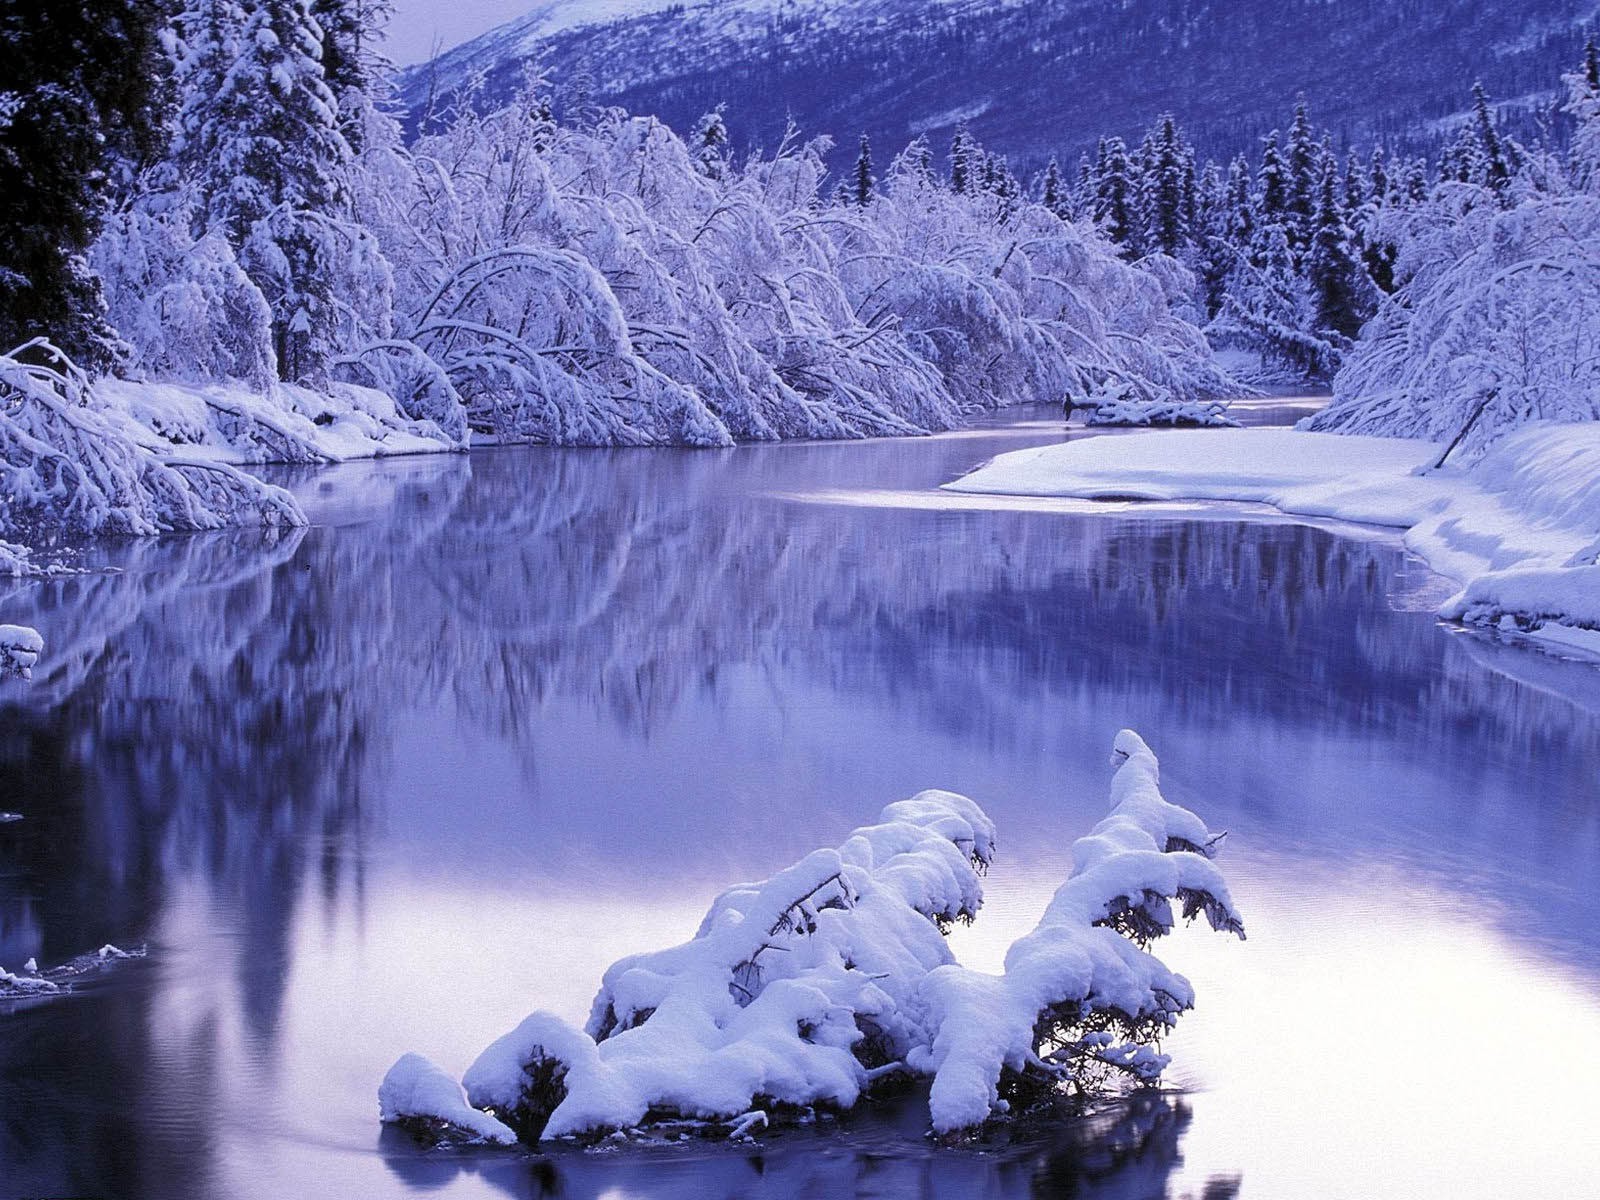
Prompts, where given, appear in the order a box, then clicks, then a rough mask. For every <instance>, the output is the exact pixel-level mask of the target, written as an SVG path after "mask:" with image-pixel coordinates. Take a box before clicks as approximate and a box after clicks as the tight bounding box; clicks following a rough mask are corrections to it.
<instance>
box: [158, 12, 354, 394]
mask: <svg viewBox="0 0 1600 1200" xmlns="http://www.w3.org/2000/svg"><path fill="white" fill-rule="evenodd" d="M183 29H184V33H185V38H186V40H187V42H188V47H189V48H188V53H187V54H186V56H185V58H184V61H183V63H182V66H181V69H180V76H179V78H180V86H181V91H182V115H181V137H180V143H179V154H178V162H179V165H180V168H181V170H182V172H183V174H184V177H185V179H186V180H187V181H189V182H191V183H192V184H193V186H194V187H195V189H196V193H197V196H198V205H197V209H196V216H197V223H198V225H199V227H200V228H201V230H204V229H209V228H212V227H215V228H218V229H220V230H221V231H222V233H223V235H224V236H225V237H226V238H227V239H228V242H229V244H230V245H232V246H233V247H234V249H235V251H236V252H237V254H238V257H239V262H240V265H241V266H242V267H243V268H244V270H245V272H246V273H247V274H248V275H249V276H250V278H251V279H252V280H253V281H254V282H255V283H256V285H257V286H258V287H259V288H260V289H261V291H262V293H263V295H264V296H265V297H266V299H267V303H268V305H269V307H270V309H271V311H272V326H273V340H274V351H275V355H276V358H277V363H278V370H279V372H280V374H281V376H282V377H283V378H285V379H289V380H299V379H307V380H317V379H321V378H323V377H324V376H325V373H326V370H327V366H328V363H329V361H330V360H331V359H332V358H333V357H334V355H335V354H336V353H337V350H338V348H339V344H340V325H341V323H342V322H341V318H342V316H343V313H344V312H345V311H346V306H345V301H346V298H347V297H350V296H353V295H355V294H356V293H354V292H353V291H352V290H351V289H350V288H349V287H348V286H345V285H346V284H347V283H348V280H347V278H346V277H345V273H346V271H347V269H348V268H349V266H350V265H351V264H352V263H355V262H358V261H360V260H363V259H366V260H368V261H375V260H376V258H377V257H378V256H377V253H376V250H375V248H374V247H371V246H370V245H368V244H367V239H366V237H365V234H364V231H362V230H360V229H359V228H358V227H356V226H354V225H353V224H352V223H350V222H349V221H348V220H346V219H345V217H346V215H347V207H346V202H347V196H346V192H345V186H344V175H345V172H346V170H347V169H348V167H349V165H350V163H351V161H352V159H353V153H352V151H351V148H350V144H349V142H348V141H346V139H345V137H344V134H343V132H342V131H341V130H340V123H339V108H338V102H337V101H336V100H335V98H334V95H333V92H332V90H331V89H330V88H329V86H328V82H327V79H326V76H325V74H324V68H323V63H322V31H321V30H320V29H319V27H318V25H317V23H316V21H315V20H314V19H313V18H312V16H311V12H310V7H309V0H249V3H248V5H241V4H240V3H238V2H237V0H193V2H192V4H191V6H190V8H189V9H188V10H187V11H186V12H185V14H184V17H183ZM363 282H365V281H363Z"/></svg>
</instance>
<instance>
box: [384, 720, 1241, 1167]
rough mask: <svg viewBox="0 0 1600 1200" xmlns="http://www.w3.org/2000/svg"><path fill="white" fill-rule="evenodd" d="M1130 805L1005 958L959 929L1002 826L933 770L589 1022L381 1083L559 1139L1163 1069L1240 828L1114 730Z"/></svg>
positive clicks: (711, 917)
mask: <svg viewBox="0 0 1600 1200" xmlns="http://www.w3.org/2000/svg"><path fill="white" fill-rule="evenodd" d="M1112 763H1113V764H1114V765H1115V766H1116V772H1115V774H1114V775H1113V777H1112V781H1111V811H1110V813H1109V814H1108V815H1107V816H1106V818H1105V819H1104V820H1102V821H1101V822H1100V823H1099V824H1098V825H1096V826H1095V827H1094V829H1093V830H1092V831H1091V832H1090V833H1089V834H1088V835H1087V836H1086V837H1083V838H1080V839H1079V840H1078V841H1077V842H1076V843H1075V844H1074V845H1073V848H1072V871H1071V874H1070V876H1069V878H1068V879H1067V881H1066V882H1065V883H1063V884H1062V885H1061V887H1060V888H1059V889H1058V890H1057V892H1056V894H1055V896H1054V897H1053V898H1052V899H1051V901H1050V903H1049V905H1048V907H1047V908H1046V909H1045V912H1044V915H1043V916H1042V917H1041V918H1040V921H1039V924H1038V925H1037V927H1036V928H1035V929H1034V930H1033V931H1032V932H1030V933H1028V934H1027V935H1025V936H1024V937H1022V938H1019V939H1018V940H1017V941H1015V942H1014V943H1012V945H1011V948H1010V949H1009V950H1008V951H1007V953H1006V957H1005V970H1004V972H1003V973H1001V974H999V975H990V974H985V973H983V972H980V971H974V970H971V969H968V968H966V967H963V966H960V965H959V964H958V963H957V962H956V961H955V956H954V955H953V954H952V952H951V950H950V948H949V946H948V945H947V944H946V941H945V937H944V935H945V933H946V932H948V930H949V929H950V927H951V926H952V924H954V923H955V922H970V921H972V920H973V919H974V918H975V917H976V916H977V915H978V910H979V908H980V907H981V905H982V903H983V886H982V883H983V880H982V876H983V874H984V873H985V872H986V871H987V870H988V868H989V866H990V864H991V863H993V861H994V859H995V827H994V824H993V823H992V822H991V821H990V820H989V818H988V817H987V816H986V815H985V814H984V812H983V810H982V809H981V808H979V807H978V805H977V804H975V803H973V801H971V800H969V799H967V798H966V797H964V796H958V795H955V794H954V793H951V792H939V791H927V792H922V793H920V794H918V795H916V796H913V797H912V798H911V799H909V800H903V801H900V802H898V803H895V804H891V805H889V806H888V807H887V808H885V809H884V810H883V812H882V813H881V814H880V815H879V818H878V821H877V823H876V824H873V825H868V826H866V827H864V828H861V829H857V830H856V831H855V832H854V833H852V834H851V835H850V836H849V837H848V838H847V839H846V840H845V841H844V843H843V844H842V845H840V846H839V847H838V848H837V849H822V850H817V851H815V852H813V853H812V854H810V855H808V856H806V857H805V858H804V859H802V860H801V861H800V862H798V863H796V864H795V865H793V866H792V867H789V868H788V869H786V870H784V871H780V872H779V873H778V874H776V875H774V876H773V877H772V878H770V879H768V880H766V881H764V882H761V883H754V884H740V885H738V886H736V887H733V888H730V889H728V890H727V891H725V892H723V893H722V895H720V896H718V897H717V898H716V899H715V900H714V901H713V902H712V904H711V907H710V909H709V910H708V911H707V913H706V916H705V919H704V920H703V921H702V922H701V925H700V929H699V931H698V932H697V933H696V934H695V936H694V938H693V939H692V940H690V941H688V942H685V943H684V944H682V945H680V946H674V947H672V948H670V949H666V950H659V951H655V952H653V953H647V954H640V955H634V956H632V957H628V958H624V959H622V960H620V961H619V962H617V963H615V964H613V965H612V966H611V968H610V969H609V970H608V971H606V972H605V976H604V978H603V980H602V982H601V986H600V991H599V993H598V995H597V996H596V997H595V1000H594V1004H593V1007H592V1010H591V1012H590V1016H589V1020H588V1023H587V1024H586V1025H585V1026H584V1028H583V1029H577V1028H574V1027H573V1026H571V1025H569V1024H568V1023H567V1022H565V1021H563V1020H562V1019H561V1018H560V1017H558V1016H556V1015H554V1014H552V1013H548V1012H536V1013H534V1014H533V1015H532V1016H529V1017H528V1018H527V1019H525V1020H524V1021H522V1023H521V1024H519V1025H518V1026H517V1027H516V1028H515V1029H513V1030H512V1031H511V1032H509V1033H507V1034H506V1035H505V1036H504V1037H502V1038H500V1039H499V1040H498V1041H496V1042H495V1043H494V1044H493V1045H491V1046H489V1047H488V1049H486V1050H485V1051H484V1052H483V1054H482V1055H480V1056H479V1058H478V1060H477V1061H476V1062H475V1063H473V1064H472V1066H471V1067H469V1068H468V1070H467V1072H466V1074H465V1076H464V1077H463V1079H462V1083H461V1084H459V1085H458V1084H456V1083H455V1081H454V1080H453V1079H451V1078H450V1076H449V1075H447V1074H446V1073H445V1072H444V1071H442V1070H441V1069H440V1068H438V1067H435V1066H433V1065H432V1064H431V1063H429V1062H428V1061H427V1060H426V1059H424V1058H421V1057H420V1056H418V1055H416V1054H407V1055H405V1056H404V1057H402V1058H401V1059H400V1060H399V1061H398V1062H397V1063H396V1064H395V1066H394V1067H393V1069H392V1070H391V1071H390V1072H389V1074H388V1076H387V1078H385V1080H384V1081H383V1084H382V1086H381V1088H380V1089H379V1105H380V1109H381V1114H382V1117H383V1119H384V1120H385V1121H387V1122H390V1123H393V1124H397V1125H399V1126H401V1127H402V1128H405V1129H408V1130H409V1131H411V1132H412V1133H413V1134H415V1135H417V1136H419V1137H421V1138H423V1139H424V1140H426V1141H430V1142H436V1141H446V1142H452V1143H456V1144H481V1143H494V1144H508V1143H511V1142H514V1141H518V1140H520V1141H523V1142H526V1143H528V1144H536V1143H538V1142H540V1141H541V1140H550V1139H558V1138H577V1139H595V1138H598V1137H601V1136H605V1135H608V1134H617V1133H624V1134H625V1133H629V1132H646V1133H647V1132H648V1131H649V1130H651V1129H653V1128H657V1129H659V1128H663V1127H664V1128H666V1129H668V1130H670V1131H671V1132H672V1133H674V1134H677V1133H681V1132H684V1131H686V1130H693V1131H695V1132H698V1133H701V1134H709V1135H712V1136H728V1137H734V1138H743V1137H747V1136H749V1135H750V1134H751V1133H753V1132H755V1131H757V1130H760V1129H764V1128H766V1127H767V1125H768V1124H769V1122H771V1121H775V1120H796V1119H799V1120H808V1119H810V1118H811V1116H812V1115H813V1114H814V1113H815V1112H816V1111H817V1110H824V1111H839V1110H844V1109H849V1108H852V1107H854V1106H855V1105H856V1104H857V1103H858V1102H860V1101H862V1100H863V1099H867V1098H870V1096H871V1094H872V1091H873V1088H874V1086H875V1085H877V1084H879V1083H880V1082H881V1081H883V1080H885V1079H888V1078H906V1077H920V1078H926V1079H928V1080H930V1081H931V1091H930V1094H929V1108H930V1120H931V1123H932V1127H933V1130H934V1131H935V1133H937V1134H939V1135H941V1136H945V1137H954V1136H957V1135H961V1134H965V1133H970V1132H972V1131H975V1130H977V1129H979V1128H980V1127H982V1126H983V1125H984V1124H985V1123H986V1122H988V1121H990V1120H992V1119H994V1118H998V1117H1002V1116H1005V1115H1008V1114H1013V1113H1019V1112H1022V1111H1024V1110H1026V1109H1027V1108H1029V1107H1030V1106H1033V1105H1038V1104H1041V1103H1046V1102H1051V1101H1053V1100H1055V1099H1057V1098H1059V1097H1061V1096H1062V1095H1064V1094H1066V1093H1068V1092H1072V1093H1074V1094H1077V1095H1079V1096H1085V1095H1087V1096H1094V1095H1101V1094H1104V1093H1105V1092H1106V1091H1107V1090H1109V1089H1111V1088H1112V1087H1113V1086H1114V1085H1115V1083H1116V1082H1117V1081H1120V1080H1130V1081H1133V1082H1134V1083H1151V1082H1153V1081H1155V1080H1156V1079H1158V1078H1159V1077H1160V1075H1161V1073H1162V1071H1163V1070H1164V1069H1165V1067H1166V1065H1167V1062H1168V1059H1167V1056H1166V1055H1163V1054H1162V1053H1160V1051H1159V1049H1158V1047H1157V1043H1158V1042H1159V1039H1160V1037H1161V1036H1162V1035H1163V1034H1164V1033H1166V1032H1167V1031H1168V1030H1170V1029H1171V1028H1172V1027H1173V1025H1175V1024H1176V1022H1177V1020H1178V1017H1179V1016H1180V1015H1181V1014H1182V1013H1184V1012H1185V1011H1187V1010H1188V1009H1190V1008H1192V1007H1193V1005H1194V991H1193V989H1192V987H1191V986H1190V985H1189V982H1188V981H1187V980H1186V979H1184V978H1183V976H1181V975H1178V974H1176V973H1175V972H1173V971H1172V970H1170V969H1169V968H1168V967H1167V966H1166V965H1165V964H1164V963H1162V962H1161V960H1160V959H1158V958H1156V957H1155V956H1154V955H1153V954H1152V953H1151V952H1150V950H1149V947H1150V945H1151V943H1152V942H1153V941H1154V940H1155V939H1157V938H1159V937H1161V936H1162V935H1163V934H1165V933H1168V932H1169V931H1170V930H1171V929H1172V928H1173V925H1174V923H1175V921H1176V919H1177V915H1178V914H1177V913H1175V912H1174V908H1175V907H1176V908H1177V909H1178V910H1179V912H1181V915H1182V917H1183V918H1186V919H1191V920H1192V919H1194V918H1195V917H1197V916H1202V915H1203V916H1204V917H1205V918H1206V920H1207V922H1208V923H1209V924H1210V926H1211V927H1212V928H1213V929H1216V930H1219V931H1223V932H1228V933H1234V934H1237V935H1238V936H1239V937H1241V938H1242V937H1243V936H1244V925H1243V923H1242V920H1241V918H1240V916H1239V914H1238V912H1237V911H1236V910H1235V909H1234V906H1233V902H1232V900H1231V899H1230V897H1229V894H1228V887H1227V884H1226V883H1225V882H1224V880H1223V878H1222V875H1221V873H1220V871H1219V870H1218V869H1217V867H1216V865H1215V864H1214V863H1213V862H1212V857H1213V855H1214V854H1215V852H1216V849H1217V844H1218V842H1219V841H1220V835H1215V834H1213V833H1212V832H1211V831H1210V830H1208V829H1207V828H1206V826H1205V823H1204V822H1203V821H1202V820H1201V819H1200V818H1199V817H1197V816H1196V815H1195V814H1194V813H1192V812H1190V811H1189V810H1188V809H1185V808H1181V807H1179V806H1177V805H1174V804H1170V803H1168V802H1167V801H1166V800H1165V799H1164V798H1163V796H1162V794H1161V789H1160V776H1159V770H1158V766H1157V762H1156V756H1155V755H1154V754H1153V753H1152V752H1151V750H1150V748H1149V746H1147V745H1146V744H1145V742H1144V741H1143V739H1141V738H1140V737H1139V736H1138V734H1136V733H1134V732H1132V731H1131V730H1123V731H1122V732H1121V733H1119V734H1118V735H1117V737H1116V739H1115V743H1114V747H1113V752H1112Z"/></svg>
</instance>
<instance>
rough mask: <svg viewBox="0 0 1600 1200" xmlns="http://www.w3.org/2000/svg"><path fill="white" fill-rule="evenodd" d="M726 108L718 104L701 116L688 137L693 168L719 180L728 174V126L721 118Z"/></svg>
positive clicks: (709, 177) (707, 176) (708, 177)
mask: <svg viewBox="0 0 1600 1200" xmlns="http://www.w3.org/2000/svg"><path fill="white" fill-rule="evenodd" d="M726 108H727V105H725V104H719V105H717V106H716V108H714V109H712V110H711V111H710V112H708V113H706V114H705V115H704V116H702V117H701V118H700V120H699V121H697V122H695V127H694V133H693V134H692V135H690V138H689V150H690V153H692V154H693V155H694V166H695V170H697V171H699V172H700V174H702V175H704V176H705V177H706V178H707V179H714V180H720V179H723V178H726V176H727V174H728V126H727V124H726V123H725V122H724V121H723V119H722V114H723V111H724V110H725V109H726Z"/></svg>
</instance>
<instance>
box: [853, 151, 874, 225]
mask: <svg viewBox="0 0 1600 1200" xmlns="http://www.w3.org/2000/svg"><path fill="white" fill-rule="evenodd" d="M877 184H878V178H877V176H876V175H874V174H873V173H872V147H871V146H870V145H869V144H868V143H867V135H866V134H864V133H863V134H862V135H861V152H860V153H859V154H857V155H856V172H855V195H854V200H855V202H856V205H857V206H858V207H860V208H865V207H866V206H867V205H869V204H871V203H872V197H873V196H874V195H875V194H876V193H875V189H876V187H877Z"/></svg>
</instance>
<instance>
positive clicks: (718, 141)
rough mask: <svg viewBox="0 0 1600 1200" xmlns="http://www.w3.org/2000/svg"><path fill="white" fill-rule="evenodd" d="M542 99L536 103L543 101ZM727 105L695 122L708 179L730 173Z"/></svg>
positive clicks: (698, 156) (694, 140) (698, 154)
mask: <svg viewBox="0 0 1600 1200" xmlns="http://www.w3.org/2000/svg"><path fill="white" fill-rule="evenodd" d="M543 102H544V101H543V100H542V99H540V100H539V101H536V103H543ZM726 109H727V105H725V104H719V105H717V107H716V108H714V109H712V110H711V111H710V112H708V113H706V114H705V115H704V116H702V117H701V118H700V120H699V121H698V122H696V123H695V127H694V135H693V136H692V137H691V139H690V144H691V145H692V146H693V147H694V160H695V166H696V167H697V168H698V169H699V171H700V174H702V175H704V176H705V177H706V178H707V179H711V180H720V179H723V178H725V177H726V176H727V174H728V154H729V150H728V126H727V123H726V122H725V121H724V120H723V118H722V114H723V112H724V111H726Z"/></svg>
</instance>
